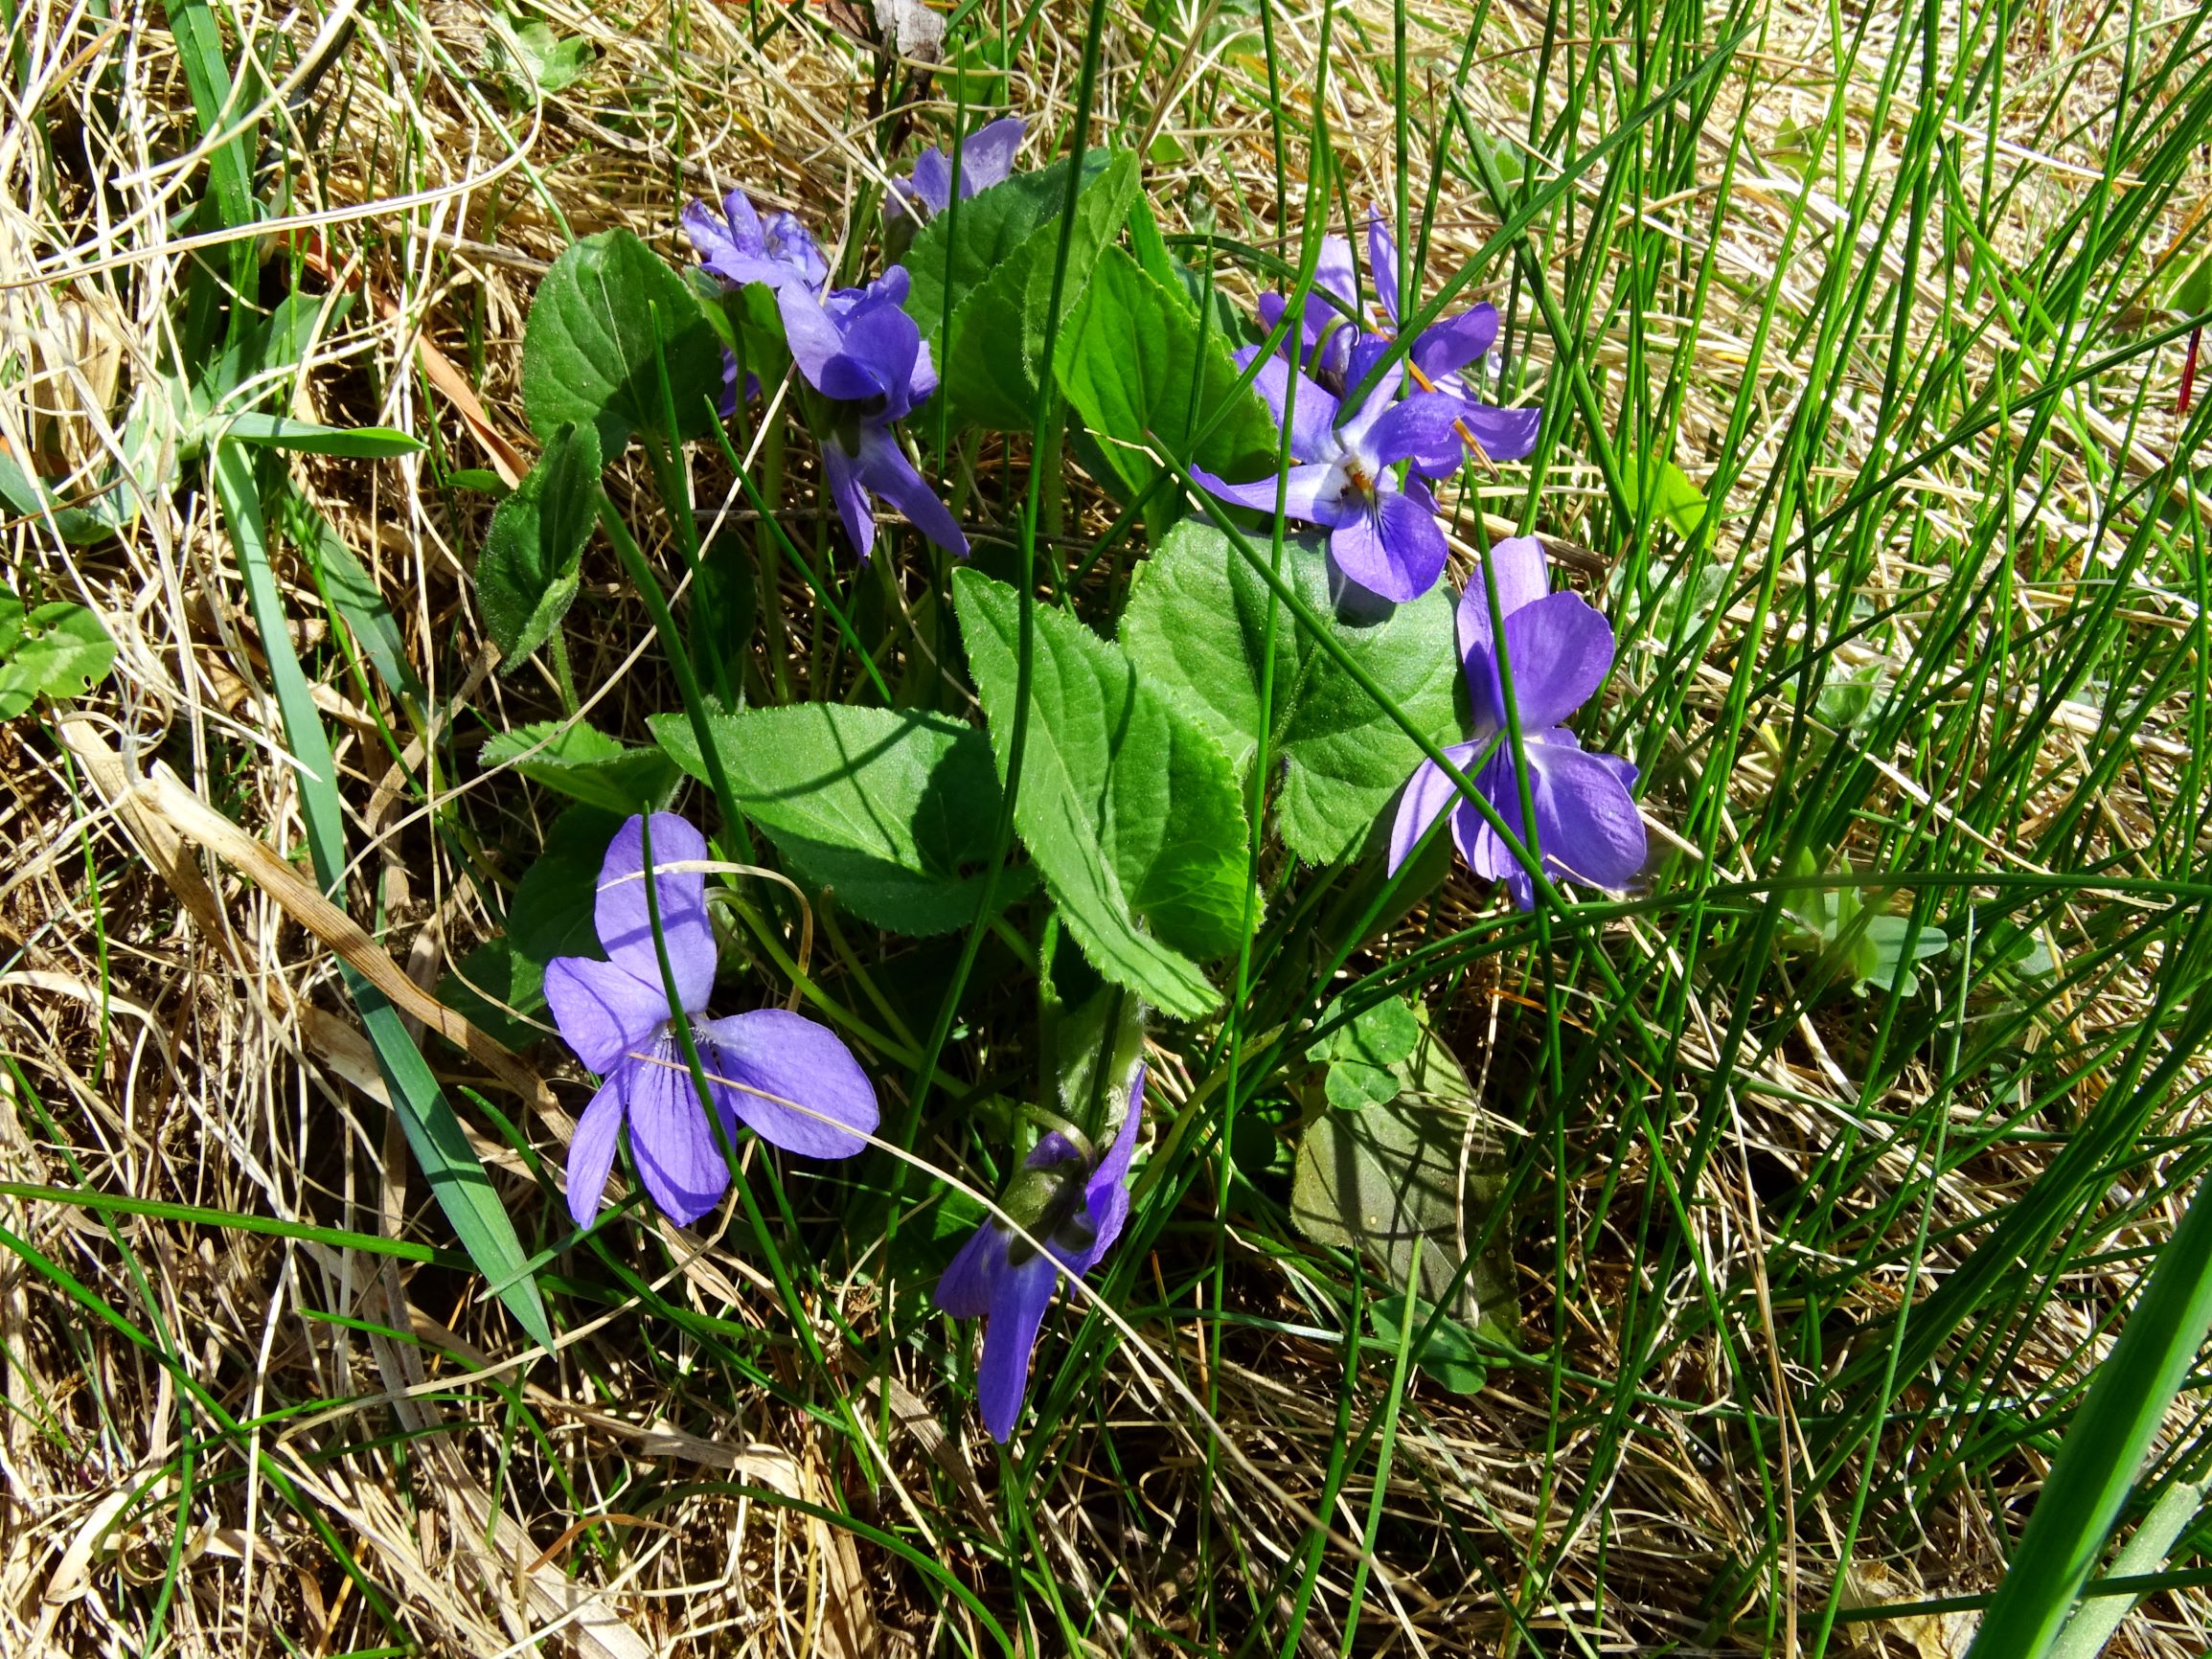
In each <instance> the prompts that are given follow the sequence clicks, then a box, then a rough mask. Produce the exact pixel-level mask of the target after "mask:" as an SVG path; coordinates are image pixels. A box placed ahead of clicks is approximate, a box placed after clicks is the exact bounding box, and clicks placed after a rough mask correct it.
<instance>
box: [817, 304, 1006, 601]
mask: <svg viewBox="0 0 2212 1659" xmlns="http://www.w3.org/2000/svg"><path fill="white" fill-rule="evenodd" d="M906 284H907V278H906V267H905V266H904V265H893V266H892V267H891V268H890V269H889V270H887V271H885V272H884V273H883V274H882V275H881V276H880V277H878V278H877V280H876V281H875V282H873V283H870V284H868V285H867V286H866V287H864V288H838V289H835V290H834V291H832V293H831V294H830V295H829V296H828V297H827V298H824V299H819V300H817V299H816V298H815V297H814V296H813V295H812V294H810V293H809V292H808V291H806V290H805V289H804V288H801V287H799V286H798V285H796V284H786V285H785V286H783V287H781V288H778V289H777V290H776V306H777V308H778V309H779V310H780V311H781V312H782V313H783V317H784V337H785V339H786V340H787V342H788V343H789V345H790V348H791V360H792V361H793V362H795V363H796V364H798V366H799V373H800V374H802V375H805V376H806V377H807V384H808V385H810V386H811V387H813V388H814V390H815V391H817V392H819V393H820V394H821V395H822V397H823V398H825V399H827V400H828V403H829V409H828V411H827V427H828V429H827V430H825V431H823V432H822V433H821V439H822V468H823V470H824V471H825V472H826V473H827V474H828V475H829V481H830V493H831V495H832V497H833V498H834V499H835V501H836V503H837V513H838V516H839V517H840V518H842V519H843V520H844V521H845V534H848V535H850V536H851V537H852V538H853V545H854V547H855V548H856V549H857V550H858V551H859V554H860V557H862V558H866V557H868V556H869V554H870V553H872V552H873V551H874V550H875V546H876V518H875V514H874V512H873V511H872V510H871V508H870V506H869V496H870V495H871V494H874V495H879V496H881V497H882V498H883V499H884V500H886V501H888V502H889V503H891V505H892V506H893V507H896V508H897V509H898V510H899V511H901V513H903V514H905V516H906V518H907V520H908V521H909V522H910V523H911V524H912V525H913V526H914V528H915V529H917V530H919V531H921V532H922V534H924V535H926V536H927V537H928V538H929V539H930V540H931V541H933V542H935V543H936V544H937V545H938V546H939V547H942V548H944V549H945V550H946V552H947V553H956V554H960V555H962V556H966V554H967V552H968V537H967V536H965V535H963V534H961V533H960V526H959V525H958V524H957V523H956V522H954V520H953V517H952V514H951V513H950V512H949V511H946V506H945V504H944V503H943V502H942V501H939V500H938V499H937V493H936V491H935V490H933V489H930V488H929V486H928V485H927V484H925V483H924V482H923V478H922V474H921V473H919V472H917V471H916V470H915V469H914V464H913V463H912V462H911V461H909V460H907V458H906V451H905V450H903V449H901V447H900V445H899V439H898V437H897V435H896V434H894V433H893V432H892V430H891V427H892V423H893V422H894V421H898V420H904V419H905V418H906V417H907V416H908V415H910V414H912V413H913V412H914V411H915V410H916V409H917V408H919V407H920V406H921V405H922V404H923V403H924V402H926V401H927V400H928V398H929V395H930V394H931V393H932V392H934V391H936V390H937V371H936V369H935V368H934V367H932V366H931V364H930V361H929V344H928V342H927V341H925V340H924V339H923V338H922V330H921V327H920V325H918V324H917V323H916V322H915V321H914V319H913V318H912V317H910V316H908V315H907V314H906V311H905V309H904V306H903V302H904V300H905V298H906Z"/></svg>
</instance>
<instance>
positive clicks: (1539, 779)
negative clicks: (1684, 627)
mask: <svg viewBox="0 0 2212 1659" xmlns="http://www.w3.org/2000/svg"><path fill="white" fill-rule="evenodd" d="M1490 566H1491V575H1492V578H1493V580H1495V582H1496V584H1497V602H1498V610H1499V612H1500V614H1501V615H1503V617H1504V618H1505V638H1504V640H1503V642H1502V643H1503V645H1504V648H1505V650H1504V655H1505V659H1506V664H1507V666H1508V668H1510V670H1512V673H1513V690H1514V703H1515V707H1516V711H1517V713H1518V714H1519V716H1520V738H1521V747H1522V750H1523V752H1524V753H1525V754H1526V756H1527V758H1528V766H1529V795H1530V798H1531V800H1532V802H1533V803H1534V805H1535V807H1536V838H1535V847H1536V849H1537V851H1538V852H1540V853H1541V854H1542V858H1543V869H1544V874H1545V875H1547V876H1562V875H1563V876H1566V877H1569V878H1570V879H1572V880H1576V881H1584V882H1587V883H1589V884H1590V885H1591V886H1593V887H1604V888H1611V889H1616V890H1617V889H1619V888H1622V887H1625V886H1627V885H1628V883H1629V881H1630V878H1631V877H1632V876H1634V875H1635V874H1636V872H1637V871H1639V870H1641V869H1642V868H1643V867H1644V851H1645V842H1644V821H1643V819H1642V817H1641V816H1639V815H1638V813H1637V811H1636V803H1635V800H1634V798H1633V797H1632V796H1630V793H1629V786H1630V784H1633V783H1634V782H1635V781H1636V768H1635V767H1634V766H1633V765H1631V764H1630V762H1629V761H1624V760H1623V759H1621V757H1620V756H1618V755H1593V754H1590V753H1587V752H1586V751H1585V750H1584V748H1583V747H1582V745H1581V744H1580V743H1578V742H1577V741H1576V740H1575V735H1574V733H1572V732H1570V731H1568V730H1567V729H1566V727H1565V725H1564V724H1563V723H1562V722H1564V721H1565V720H1566V719H1567V718H1568V717H1569V716H1572V715H1573V714H1574V712H1575V711H1576V710H1577V709H1579V708H1581V707H1582V706H1583V704H1584V703H1585V701H1587V700H1588V698H1589V697H1590V695H1591V694H1592V693H1595V692H1596V691H1597V689H1598V688H1599V687H1600V686H1602V685H1604V684H1605V683H1606V676H1607V675H1608V673H1610V672H1611V671H1612V667H1613V630H1612V625H1611V624H1609V623H1608V622H1607V621H1606V619H1605V618H1604V617H1603V616H1601V615H1600V614H1599V613H1598V612H1597V611H1595V610H1593V609H1591V608H1590V606H1589V604H1588V602H1586V601H1585V600H1584V599H1583V597H1582V596H1581V595H1580V594H1574V593H1565V592H1562V593H1551V592H1549V591H1547V588H1548V582H1547V580H1546V578H1545V573H1544V556H1543V548H1542V546H1541V544H1540V543H1539V542H1538V541H1537V539H1536V538H1535V537H1534V536H1515V537H1513V538H1511V539H1510V540H1506V541H1500V542H1498V543H1496V544H1494V546H1493V547H1492V548H1491V550H1490ZM1499 644H1500V642H1499V641H1498V639H1497V638H1496V636H1495V635H1494V632H1493V630H1492V628H1491V618H1490V597H1489V595H1488V593H1487V592H1485V590H1484V586H1483V581H1482V579H1481V577H1480V576H1477V577H1476V578H1475V580H1472V581H1471V582H1469V583H1468V584H1467V592H1466V593H1465V594H1463V595H1461V596H1460V601H1459V649H1460V656H1461V661H1462V664H1463V666H1464V668H1465V670H1466V672H1467V686H1468V691H1469V693H1471V699H1472V702H1473V705H1474V738H1473V740H1472V741H1470V742H1465V743H1454V744H1452V745H1451V746H1450V747H1449V748H1448V749H1446V750H1445V751H1444V752H1445V754H1446V755H1447V756H1448V757H1449V758H1450V761H1451V763H1452V764H1453V765H1454V766H1457V767H1459V768H1460V769H1461V770H1462V771H1464V770H1465V769H1466V768H1467V767H1469V766H1471V765H1472V764H1473V763H1474V761H1475V758H1476V757H1477V756H1479V755H1480V754H1481V753H1482V752H1483V750H1484V749H1486V748H1488V747H1489V746H1490V743H1491V741H1492V739H1502V737H1503V734H1505V732H1506V730H1507V726H1506V709H1505V689H1504V682H1503V680H1502V679H1501V678H1500V676H1499V673H1498V654H1499V653H1498V646H1499ZM1471 783H1472V784H1474V786H1475V788H1476V789H1478V790H1479V791H1481V793H1482V797H1483V799H1484V800H1486V801H1488V802H1489V803H1490V805H1491V806H1492V807H1493V808H1494V809H1495V811H1496V812H1497V815H1498V816H1499V817H1500V818H1502V819H1504V820H1505V822H1506V823H1507V824H1508V825H1511V826H1512V827H1513V828H1514V830H1515V832H1516V834H1517V835H1518V836H1519V838H1520V841H1521V844H1522V845H1523V846H1524V847H1525V846H1528V845H1529V844H1530V842H1529V829H1528V821H1527V819H1526V818H1524V817H1523V816H1522V815H1521V801H1520V783H1519V780H1518V778H1517V776H1516V773H1515V771H1514V763H1513V747H1512V745H1511V743H1510V742H1506V741H1503V740H1500V741H1499V742H1498V747H1497V750H1496V752H1495V753H1494V755H1492V756H1491V758H1490V761H1489V763H1488V764H1486V765H1485V766H1484V767H1483V768H1482V770H1481V771H1479V772H1477V773H1476V774H1475V775H1474V777H1473V778H1472V779H1471ZM1448 808H1453V810H1452V814H1451V835H1452V839H1453V840H1454V841H1456V842H1457V843H1458V844H1459V854H1460V856H1461V857H1462V858H1465V859H1466V860H1467V862H1468V867H1469V868H1470V869H1471V870H1472V871H1473V872H1474V873H1475V874H1476V875H1480V876H1483V877H1485V878H1486V879H1489V880H1497V879H1500V878H1502V879H1503V880H1504V881H1505V884H1506V886H1507V887H1508V888H1509V889H1510V890H1511V891H1512V893H1513V898H1514V902H1515V903H1516V904H1517V905H1519V906H1520V908H1521V909H1523V910H1533V909H1535V908H1536V883H1535V882H1534V881H1532V880H1530V879H1529V874H1528V872H1527V870H1525V869H1524V868H1523V867H1522V865H1521V862H1520V860H1519V859H1517V858H1516V857H1515V856H1514V855H1513V852H1511V850H1509V849H1508V848H1507V846H1506V844H1505V840H1504V837H1502V836H1500V835H1499V834H1498V833H1497V831H1496V830H1493V829H1492V828H1491V827H1490V825H1489V824H1488V823H1486V822H1485V821H1484V819H1483V817H1482V814H1481V813H1480V812H1479V811H1477V810H1476V808H1475V807H1474V804H1473V803H1472V802H1470V801H1464V800H1461V799H1460V795H1459V791H1458V789H1457V788H1456V787H1455V786H1454V785H1453V784H1452V783H1451V781H1450V780H1449V779H1448V778H1446V777H1445V775H1444V773H1443V771H1442V770H1441V769H1440V768H1439V767H1438V766H1437V764H1436V762H1435V761H1422V762H1421V764H1420V765H1419V766H1418V767H1416V768H1415V770H1414V773H1413V777H1412V780H1411V781H1410V782H1409V783H1408V784H1406V786H1405V794H1404V796H1403V797H1402V799H1401V800H1400V802H1399V804H1398V820H1397V823H1396V824H1395V825H1394V826H1393V827H1392V829H1391V832H1390V872H1391V874H1393V875H1396V874H1397V871H1398V867H1399V866H1400V865H1402V864H1403V863H1404V862H1405V860H1406V858H1407V857H1408V856H1409V855H1410V854H1411V853H1412V852H1413V850H1414V848H1415V847H1416V846H1418V845H1419V844H1420V842H1421V838H1422V837H1423V836H1424V835H1425V834H1426V833H1427V832H1428V827H1429V826H1430V825H1431V824H1433V823H1435V822H1436V817H1437V814H1438V813H1440V812H1443V811H1445V810H1446V809H1448Z"/></svg>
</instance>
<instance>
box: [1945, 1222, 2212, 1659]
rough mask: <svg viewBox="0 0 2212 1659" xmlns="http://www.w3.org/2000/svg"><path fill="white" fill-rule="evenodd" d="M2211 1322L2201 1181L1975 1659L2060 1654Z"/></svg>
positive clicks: (2059, 1469)
mask: <svg viewBox="0 0 2212 1659" xmlns="http://www.w3.org/2000/svg"><path fill="white" fill-rule="evenodd" d="M2207 1329H2212V1190H2208V1189H2206V1188H2202V1187H2200V1188H2199V1189H2198V1192H2197V1195H2196V1197H2195V1198H2193V1199H2192V1200H2191V1201H2190V1204H2189V1212H2188V1214H2187V1215H2186V1216H2183V1217H2182V1218H2181V1225H2180V1227H2179V1228H2178V1229H2177V1230H2176V1232H2175V1234H2174V1237H2173V1238H2172V1239H2169V1240H2168V1241H2167V1242H2166V1244H2165V1245H2164V1246H2163V1247H2162V1248H2161V1249H2160V1250H2159V1252H2158V1255H2157V1258H2156V1260H2155V1262H2154V1264H2153V1266H2152V1268H2151V1274H2150V1278H2149V1279H2148V1280H2147V1281H2146V1282H2145V1284H2144V1285H2143V1295H2142V1299H2141V1300H2140V1301H2139V1302H2137V1303H2136V1305H2135V1311H2134V1313H2133V1314H2132V1316H2131V1317H2130V1318H2129V1320H2128V1323H2127V1324H2126V1326H2124V1327H2123V1328H2122V1329H2121V1331H2120V1339H2119V1341H2118V1342H2116V1343H2114V1344H2113V1345H2112V1352H2111V1354H2110V1355H2109V1357H2108V1358H2107V1359H2106V1360H2105V1362H2104V1364H2103V1365H2101V1366H2100V1367H2098V1369H2097V1375H2096V1378H2095V1380H2094V1381H2092V1382H2091V1383H2090V1384H2089V1392H2088V1395H2087V1398H2085V1399H2084V1400H2083V1401H2082V1404H2081V1408H2080V1409H2079V1410H2078V1411H2077V1412H2076V1413H2075V1414H2074V1420H2073V1421H2072V1423H2071V1424H2069V1425H2068V1426H2067V1429H2066V1435H2065V1439H2064V1441H2063V1442H2061V1443H2060V1445H2059V1455H2058V1459H2057V1461H2056V1462H2055V1463H2053V1464H2052V1466H2051V1472H2050V1474H2049V1476H2048V1477H2047V1478H2045V1480H2044V1482H2043V1489H2042V1491H2041V1493H2040V1494H2039V1495H2038V1497H2037V1499H2036V1507H2035V1509H2034V1511H2032V1512H2031V1513H2030V1514H2029V1516H2028V1524H2027V1527H2026V1530H2025V1531H2023V1532H2022V1533H2021V1534H2020V1541H2019V1547H2018V1549H2016V1550H2015V1551H2014V1552H2013V1558H2012V1563H2011V1565H2010V1566H2009V1567H2008V1568H2007V1570H2006V1572H2005V1577H2004V1581H2003V1582H2002V1583H2000V1584H1999V1585H1998V1586H1997V1593H1996V1599H1995V1601H1993V1602H1991V1603H1990V1608H1989V1612H1988V1613H1987V1614H1986V1615H1985V1616H1984V1617H1983V1619H1982V1625H1981V1629H1980V1630H1979V1632H1978V1633H1976V1635H1975V1637H1974V1644H1973V1648H1970V1649H1969V1650H1968V1655H1967V1659H2043V1655H2044V1654H2046V1653H2048V1652H2049V1651H2050V1650H2051V1647H2052V1644H2053V1643H2054V1642H2055V1641H2057V1639H2058V1636H2059V1631H2060V1629H2061V1627H2062V1626H2064V1624H2065V1623H2066V1619H2067V1616H2068V1614H2070V1613H2071V1612H2072V1611H2073V1607H2074V1602H2075V1598H2076V1597H2077V1596H2078V1595H2079V1594H2080V1593H2081V1588H2082V1585H2083V1584H2084V1583H2085V1582H2086V1581H2087V1579H2088V1577H2089V1573H2090V1571H2091V1570H2092V1569H2093V1568H2094V1567H2095V1566H2096V1564H2097V1560H2098V1558H2099V1557H2101V1556H2102V1555H2103V1554H2104V1550H2105V1540H2106V1538H2107V1537H2108V1536H2109V1534H2110V1533H2111V1530H2112V1524H2113V1522H2114V1521H2116V1520H2118V1519H2119V1515H2120V1510H2121V1507H2122V1506H2123V1505H2124V1504H2126V1502H2127V1501H2128V1494H2129V1492H2130V1491H2132V1489H2134V1484H2135V1476H2136V1473H2137V1471H2138V1470H2140V1469H2141V1467H2142V1465H2143V1459H2144V1457H2145V1455H2146V1454H2147V1453H2148V1452H2149V1451H2150V1449H2151V1443H2152V1441H2153V1440H2154V1439H2155V1436H2156V1435H2157V1432H2158V1428H2159V1425H2160V1424H2161V1423H2163V1422H2164V1421H2165V1419H2166V1408H2167V1407H2168V1406H2169V1405H2171V1404H2172V1403H2173V1400H2174V1396H2175V1395H2176V1394H2177V1393H2178V1392H2179V1390H2180V1387H2181V1382H2182V1379H2183V1378H2184V1377H2186V1376H2187V1375H2189V1368H2190V1367H2191V1365H2193V1364H2194V1363H2195V1362H2196V1358H2197V1351H2198V1349H2199V1347H2200V1346H2201V1344H2202V1343H2203V1341H2204V1333H2205V1331H2206V1330H2207Z"/></svg>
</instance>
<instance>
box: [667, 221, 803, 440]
mask: <svg viewBox="0 0 2212 1659" xmlns="http://www.w3.org/2000/svg"><path fill="white" fill-rule="evenodd" d="M683 227H684V235H685V236H687V237H689V238H690V239H691V242H692V247H693V248H694V250H696V252H697V254H698V256H699V265H700V268H701V269H703V270H705V271H707V272H709V273H710V274H712V275H713V276H715V277H717V278H718V279H720V281H721V283H722V284H723V286H725V287H730V288H741V287H743V286H744V285H745V284H747V283H764V284H767V286H769V287H770V288H775V289H778V290H781V289H782V288H784V287H785V286H787V285H789V284H796V285H798V286H800V287H803V288H804V289H806V291H807V292H808V293H810V294H818V293H820V292H821V291H822V284H824V283H826V282H828V281H829V280H830V261H827V260H825V259H824V258H823V257H822V250H821V248H820V247H818V246H817V245H816V244H815V241H814V237H813V233H812V232H810V230H808V229H807V227H806V226H805V225H803V224H801V223H800V222H799V220H798V218H797V217H796V216H793V215H791V214H787V213H772V214H770V215H769V216H767V217H766V218H765V219H764V218H762V217H761V216H760V215H759V214H758V213H756V212H755V211H754V209H753V204H752V200H751V198H750V197H748V196H747V195H746V194H745V193H744V192H743V191H741V190H734V191H732V192H730V193H729V194H728V195H726V196H724V197H723V198H722V213H721V216H720V217H719V218H717V217H716V216H715V212H714V210H713V209H712V208H710V207H708V206H707V204H706V203H705V202H703V201H695V202H692V203H690V204H689V205H688V206H686V207H685V209H684V211H683ZM760 395H761V379H760V376H759V375H752V374H748V375H746V376H745V396H746V398H758V397H759V396H760ZM720 407H721V412H722V416H723V418H724V419H725V420H726V419H728V418H729V417H730V416H732V415H735V414H736V413H737V412H738V360H737V358H736V357H735V356H734V355H732V354H731V353H730V352H723V353H722V397H721V404H720Z"/></svg>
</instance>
